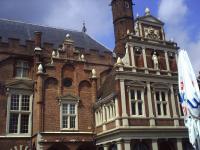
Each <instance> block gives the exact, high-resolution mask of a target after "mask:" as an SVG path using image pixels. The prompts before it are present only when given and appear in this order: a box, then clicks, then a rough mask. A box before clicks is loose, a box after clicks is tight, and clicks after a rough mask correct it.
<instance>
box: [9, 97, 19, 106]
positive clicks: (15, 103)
mask: <svg viewBox="0 0 200 150" xmlns="http://www.w3.org/2000/svg"><path fill="white" fill-rule="evenodd" d="M10 110H19V95H14V94H13V95H11V104H10Z"/></svg>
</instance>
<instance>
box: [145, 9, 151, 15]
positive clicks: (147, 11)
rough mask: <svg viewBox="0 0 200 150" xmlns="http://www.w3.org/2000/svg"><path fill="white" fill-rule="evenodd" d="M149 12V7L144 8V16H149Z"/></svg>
mask: <svg viewBox="0 0 200 150" xmlns="http://www.w3.org/2000/svg"><path fill="white" fill-rule="evenodd" d="M150 14H151V12H150V9H149V8H146V9H145V15H146V16H149V15H150Z"/></svg>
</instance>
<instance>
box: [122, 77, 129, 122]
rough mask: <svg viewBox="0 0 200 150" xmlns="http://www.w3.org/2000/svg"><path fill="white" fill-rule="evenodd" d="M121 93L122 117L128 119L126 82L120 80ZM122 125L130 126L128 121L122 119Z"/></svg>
mask: <svg viewBox="0 0 200 150" xmlns="http://www.w3.org/2000/svg"><path fill="white" fill-rule="evenodd" d="M120 92H121V103H122V117H128V115H127V109H126V96H125V92H126V91H125V85H124V80H120ZM122 125H123V126H128V119H127V118H123V119H122Z"/></svg>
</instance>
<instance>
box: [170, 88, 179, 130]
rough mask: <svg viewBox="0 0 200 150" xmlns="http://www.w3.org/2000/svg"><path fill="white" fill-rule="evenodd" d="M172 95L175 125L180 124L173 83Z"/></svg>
mask: <svg viewBox="0 0 200 150" xmlns="http://www.w3.org/2000/svg"><path fill="white" fill-rule="evenodd" d="M170 97H171V104H172V112H173V118H174V125H175V126H179V121H178V120H177V118H178V114H177V110H176V103H175V97H174V89H173V85H170Z"/></svg>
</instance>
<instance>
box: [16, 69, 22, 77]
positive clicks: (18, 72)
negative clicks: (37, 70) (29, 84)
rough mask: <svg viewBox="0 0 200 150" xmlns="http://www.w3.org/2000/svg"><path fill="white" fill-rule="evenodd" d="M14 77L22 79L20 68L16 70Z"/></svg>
mask: <svg viewBox="0 0 200 150" xmlns="http://www.w3.org/2000/svg"><path fill="white" fill-rule="evenodd" d="M16 77H22V68H18V67H17V68H16Z"/></svg>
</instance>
